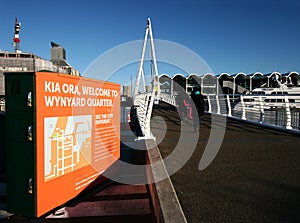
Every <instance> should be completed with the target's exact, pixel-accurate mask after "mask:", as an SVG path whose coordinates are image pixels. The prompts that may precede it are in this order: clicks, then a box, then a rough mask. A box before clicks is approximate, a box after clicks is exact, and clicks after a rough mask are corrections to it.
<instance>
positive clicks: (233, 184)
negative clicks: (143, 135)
mask: <svg viewBox="0 0 300 223" xmlns="http://www.w3.org/2000/svg"><path fill="white" fill-rule="evenodd" d="M154 116H158V117H159V118H155V119H153V121H152V122H151V127H152V132H153V134H154V135H155V136H156V137H157V138H158V143H159V145H158V146H159V150H160V152H161V154H162V156H163V158H166V157H168V156H169V155H171V154H172V152H173V151H174V149H175V148H176V146H177V145H178V143H179V141H180V140H181V141H182V140H185V142H184V143H183V145H184V146H185V148H186V149H190V147H189V141H191V139H190V138H189V137H186V136H185V137H184V138H180V135H181V134H183V131H187V132H189V131H190V136H191V137H194V135H193V134H194V133H193V129H194V128H193V126H192V121H186V122H181V121H180V120H179V117H178V113H177V111H176V110H175V109H174V107H172V106H169V105H166V104H160V105H159V106H157V107H156V108H155V109H154V112H153V117H154ZM213 119H214V120H215V121H214V122H213V124H212V116H211V115H209V114H205V115H204V116H203V117H201V121H200V123H201V124H200V130H199V138H198V139H197V141H196V146H195V151H194V152H193V154H192V156H191V158H190V159H189V160H188V161H187V162H186V164H185V165H184V166H183V167H182V168H180V169H179V170H178V171H177V172H176V173H175V174H173V175H172V176H171V180H172V182H173V185H174V187H175V190H176V193H177V196H178V198H179V201H180V203H181V206H182V208H183V211H184V213H185V215H186V218H187V221H188V222H190V223H193V222H195V223H198V222H300V205H299V204H300V146H299V145H300V137H299V136H300V135H299V134H293V133H288V132H285V131H279V130H275V129H271V128H266V127H263V126H259V125H254V124H249V123H246V122H241V121H238V120H233V119H225V123H224V119H223V118H220V117H219V118H218V117H215V116H213ZM181 125H183V126H186V128H185V129H184V130H182V129H181ZM212 126H213V127H212ZM223 127H224V128H225V129H224V138H222V140H221V144H220V146H219V149H218V152H217V153H216V157H215V158H214V159H213V160H212V162H211V163H210V165H208V167H206V168H205V169H204V170H199V162H200V159H201V157H202V156H203V154H204V151H205V149H207V145H208V142H210V143H212V144H213V142H218V140H220V139H218V138H220V137H222V134H219V135H218V134H212V135H211V133H212V132H214V133H215V131H214V130H216V129H217V131H219V132H220V133H222V128H223ZM161 129H167V130H166V131H165V133H164V134H165V135H163V136H162V130H161ZM190 144H191V143H190ZM217 144H218V143H217ZM190 146H193V145H190ZM206 152H207V151H206ZM183 153H184V152H183ZM208 153H209V151H208Z"/></svg>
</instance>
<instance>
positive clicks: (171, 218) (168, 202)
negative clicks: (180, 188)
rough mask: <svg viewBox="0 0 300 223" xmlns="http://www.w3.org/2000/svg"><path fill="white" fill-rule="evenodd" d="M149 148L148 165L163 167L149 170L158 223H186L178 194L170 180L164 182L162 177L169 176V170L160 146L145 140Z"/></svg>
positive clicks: (152, 141)
mask: <svg viewBox="0 0 300 223" xmlns="http://www.w3.org/2000/svg"><path fill="white" fill-rule="evenodd" d="M145 143H146V146H147V148H151V149H147V164H151V163H155V162H160V163H162V165H159V166H157V168H155V169H154V168H151V169H150V168H148V174H147V175H148V177H151V178H152V182H155V183H152V184H150V185H149V188H150V193H151V199H152V203H153V205H154V213H155V217H156V221H157V222H159V223H176V222H178V223H185V222H187V220H186V217H185V215H184V213H183V210H182V208H181V205H180V203H179V200H178V197H177V194H176V192H175V189H174V187H173V184H172V182H171V179H170V178H167V179H165V180H162V181H156V180H155V179H161V178H162V176H165V175H166V174H167V169H166V167H165V165H164V164H163V161H162V156H161V154H160V151H159V149H158V146H157V144H156V142H155V141H154V140H151V139H149V140H145Z"/></svg>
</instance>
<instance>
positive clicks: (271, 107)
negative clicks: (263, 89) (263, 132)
mask: <svg viewBox="0 0 300 223" xmlns="http://www.w3.org/2000/svg"><path fill="white" fill-rule="evenodd" d="M206 102H207V103H206V111H207V112H208V113H215V114H219V115H225V116H229V117H235V118H239V119H242V120H247V121H251V122H256V123H260V124H264V125H271V126H277V127H280V128H284V129H293V130H297V131H300V121H299V120H300V95H206Z"/></svg>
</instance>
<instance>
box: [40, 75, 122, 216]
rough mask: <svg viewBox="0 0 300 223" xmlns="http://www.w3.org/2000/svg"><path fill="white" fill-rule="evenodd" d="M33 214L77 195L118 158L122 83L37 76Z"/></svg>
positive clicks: (64, 76)
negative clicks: (34, 208)
mask: <svg viewBox="0 0 300 223" xmlns="http://www.w3.org/2000/svg"><path fill="white" fill-rule="evenodd" d="M36 129H37V132H36V188H37V191H36V212H37V216H41V215H43V214H44V213H46V212H48V211H50V210H51V209H53V208H55V207H57V206H59V205H61V204H63V203H65V202H66V201H68V200H70V199H72V198H73V197H75V196H76V195H78V194H79V193H80V192H81V191H82V190H84V189H85V188H86V187H87V186H88V185H89V184H90V183H91V182H92V181H93V180H95V179H96V178H97V177H98V176H99V175H100V174H101V173H102V172H103V171H105V170H106V169H107V168H108V167H109V166H111V165H112V164H113V163H114V162H115V161H116V160H117V159H119V157H120V85H119V84H115V83H110V82H104V81H96V80H92V79H87V78H82V77H75V76H70V75H62V74H56V73H46V72H37V73H36Z"/></svg>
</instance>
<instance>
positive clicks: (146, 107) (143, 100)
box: [133, 18, 160, 139]
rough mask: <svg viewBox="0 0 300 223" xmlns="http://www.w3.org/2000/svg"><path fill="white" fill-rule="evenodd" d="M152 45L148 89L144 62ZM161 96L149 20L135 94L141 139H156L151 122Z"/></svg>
mask: <svg viewBox="0 0 300 223" xmlns="http://www.w3.org/2000/svg"><path fill="white" fill-rule="evenodd" d="M148 42H149V43H150V62H151V63H150V64H151V86H150V89H147V88H146V86H145V73H144V60H145V53H146V47H147V43H148ZM141 81H143V86H144V87H143V89H141ZM159 94H160V85H159V79H158V69H157V63H156V55H155V48H154V40H153V33H152V26H151V21H150V19H149V18H148V23H147V27H146V31H145V37H144V42H143V47H142V53H141V58H140V60H139V65H138V73H137V76H136V81H135V88H134V94H133V100H134V105H135V106H136V107H137V115H138V118H139V122H140V126H141V130H142V132H143V136H142V137H139V139H141V138H146V139H149V138H154V137H153V135H152V134H151V131H150V120H151V114H152V110H153V104H154V103H155V102H158V99H159Z"/></svg>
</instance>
